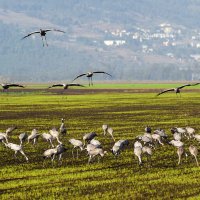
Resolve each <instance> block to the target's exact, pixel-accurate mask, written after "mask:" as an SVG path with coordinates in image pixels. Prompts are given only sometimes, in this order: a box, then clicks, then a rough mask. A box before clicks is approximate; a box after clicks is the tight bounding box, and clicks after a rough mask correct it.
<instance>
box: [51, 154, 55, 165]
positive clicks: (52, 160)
mask: <svg viewBox="0 0 200 200" xmlns="http://www.w3.org/2000/svg"><path fill="white" fill-rule="evenodd" d="M54 158H55V154H53V156H52V159H51V162H52V167H53V162H54Z"/></svg>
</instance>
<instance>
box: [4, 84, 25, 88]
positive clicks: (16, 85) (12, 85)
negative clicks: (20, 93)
mask: <svg viewBox="0 0 200 200" xmlns="http://www.w3.org/2000/svg"><path fill="white" fill-rule="evenodd" d="M7 86H9V87H23V88H24V86H23V85H19V84H7Z"/></svg>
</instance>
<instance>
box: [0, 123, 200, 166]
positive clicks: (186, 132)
mask: <svg viewBox="0 0 200 200" xmlns="http://www.w3.org/2000/svg"><path fill="white" fill-rule="evenodd" d="M15 129H16V127H10V128H8V129H7V130H6V132H5V133H0V141H1V142H2V144H4V145H5V146H6V147H7V148H10V149H11V150H13V151H14V152H15V154H14V157H15V158H16V154H17V153H18V152H19V153H21V154H22V155H23V156H24V157H25V159H26V161H27V162H28V161H29V159H28V157H27V155H26V154H25V152H24V150H23V145H24V143H25V141H27V144H29V143H30V142H33V145H36V143H37V142H38V138H39V137H42V138H43V139H44V140H46V141H47V142H48V143H49V145H50V146H51V147H50V149H47V150H45V151H44V153H43V158H44V162H43V166H45V160H46V159H47V158H51V161H52V166H53V163H54V159H55V157H58V161H59V162H61V163H62V155H63V153H65V152H66V151H67V150H69V149H70V148H71V150H72V156H73V158H75V156H74V150H75V149H76V150H77V152H76V157H77V158H79V151H86V152H87V156H88V163H91V161H92V159H93V158H94V157H98V162H99V158H101V157H104V156H105V155H106V154H108V153H109V152H110V153H112V154H113V155H114V156H115V157H118V156H119V155H120V154H121V152H122V151H123V150H124V149H125V148H126V147H127V146H128V145H130V143H131V142H130V141H129V140H127V139H123V140H122V139H121V140H118V141H117V142H116V141H115V138H114V135H113V129H112V128H111V127H110V126H108V125H106V124H104V125H103V126H102V129H103V135H104V136H106V135H110V138H111V139H112V141H113V146H112V147H111V149H109V150H107V151H105V150H104V148H103V145H102V143H101V142H100V141H99V140H97V139H96V138H95V137H97V134H96V133H95V132H91V133H87V134H85V135H83V138H82V140H79V139H75V138H71V139H69V140H68V144H63V142H62V141H61V137H62V138H63V137H65V138H66V135H67V128H66V127H65V124H64V119H61V126H60V128H59V130H57V129H56V128H52V129H51V130H49V132H48V133H42V134H40V133H38V131H37V130H36V129H33V130H32V132H31V134H30V135H28V134H27V133H21V134H20V135H19V142H20V144H14V143H11V142H9V141H8V137H9V136H10V134H11V132H13V131H14V130H15ZM171 133H172V135H173V139H172V140H170V136H169V135H167V134H166V133H165V131H164V130H163V129H157V130H154V131H153V132H152V129H151V127H149V126H147V127H146V128H145V133H144V134H143V135H139V136H137V137H135V138H134V140H133V144H132V148H133V153H134V155H135V156H136V158H138V164H139V166H141V165H142V164H143V160H142V159H143V155H147V161H150V164H151V156H152V155H153V152H155V151H156V150H157V147H158V146H163V145H173V146H174V147H175V148H176V149H177V154H178V165H179V164H180V163H181V157H182V155H184V154H185V156H186V157H187V156H188V154H187V153H186V152H187V151H186V148H185V145H184V142H183V140H184V139H185V138H187V139H188V140H189V141H190V143H192V142H193V140H194V139H196V140H197V141H199V142H200V135H199V134H195V129H193V128H191V127H186V128H178V127H175V128H172V129H171ZM54 140H56V141H57V144H56V145H54V144H53V141H54ZM54 143H55V142H54ZM69 145H71V146H72V147H69ZM188 150H189V152H190V154H191V155H192V156H194V158H195V160H196V164H197V166H199V163H198V160H197V155H198V149H197V147H196V146H194V145H193V144H191V145H190V146H189V148H188Z"/></svg>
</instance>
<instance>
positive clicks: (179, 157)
mask: <svg viewBox="0 0 200 200" xmlns="http://www.w3.org/2000/svg"><path fill="white" fill-rule="evenodd" d="M180 163H181V154H179V155H178V165H180Z"/></svg>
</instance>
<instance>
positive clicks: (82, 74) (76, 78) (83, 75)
mask: <svg viewBox="0 0 200 200" xmlns="http://www.w3.org/2000/svg"><path fill="white" fill-rule="evenodd" d="M85 75H87V74H86V73H85V74H80V75H78V76H77V77H76V78H75V79H74V80H73V81H75V80H76V79H77V78H80V77H81V76H85ZM73 81H72V82H73Z"/></svg>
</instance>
